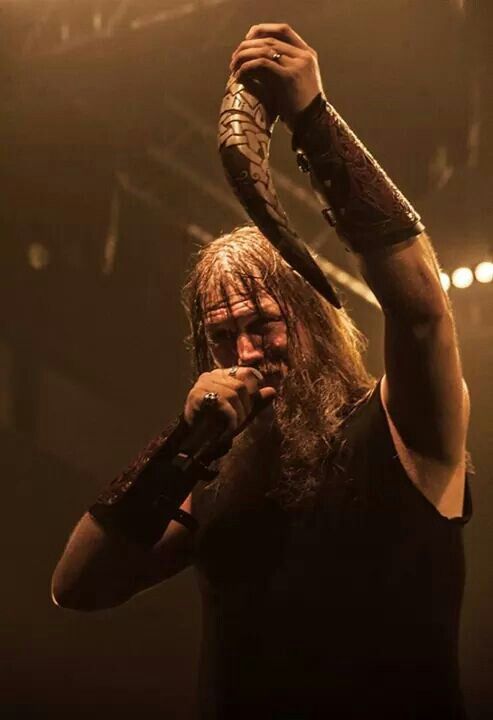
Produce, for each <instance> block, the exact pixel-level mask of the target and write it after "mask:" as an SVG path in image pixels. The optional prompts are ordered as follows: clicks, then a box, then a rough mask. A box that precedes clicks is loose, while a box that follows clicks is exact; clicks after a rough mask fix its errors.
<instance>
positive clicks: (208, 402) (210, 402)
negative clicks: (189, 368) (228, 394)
mask: <svg viewBox="0 0 493 720" xmlns="http://www.w3.org/2000/svg"><path fill="white" fill-rule="evenodd" d="M218 399H219V395H218V394H217V393H216V392H206V393H205V395H204V397H203V398H202V403H201V407H205V408H211V407H215V406H216V405H217V401H218Z"/></svg>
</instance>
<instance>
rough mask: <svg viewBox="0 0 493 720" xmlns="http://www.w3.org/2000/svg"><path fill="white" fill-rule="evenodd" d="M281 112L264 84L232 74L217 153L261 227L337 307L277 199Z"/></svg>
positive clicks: (304, 275)
mask: <svg viewBox="0 0 493 720" xmlns="http://www.w3.org/2000/svg"><path fill="white" fill-rule="evenodd" d="M278 117H279V113H278V110H277V108H276V107H275V103H274V101H273V99H272V97H271V96H269V93H268V90H267V89H266V86H265V85H264V84H263V83H261V82H258V81H254V80H250V81H248V87H246V84H243V83H241V82H238V81H237V80H235V79H234V77H233V76H230V77H229V79H228V83H227V85H226V91H225V93H224V98H223V101H222V104H221V111H220V115H219V128H218V145H219V154H220V156H221V160H222V164H223V167H224V171H225V173H226V177H227V178H228V181H229V183H230V185H231V187H232V189H233V191H234V193H235V195H236V196H237V198H238V200H239V201H240V203H241V204H242V205H243V207H244V208H245V210H246V211H247V213H248V215H249V216H250V218H251V219H252V220H253V222H254V223H255V225H257V227H258V228H259V230H260V231H261V232H262V233H263V234H264V235H265V237H266V238H267V239H268V240H269V241H270V242H271V243H272V244H273V245H274V247H276V248H277V250H278V251H279V253H280V254H281V256H282V257H283V258H284V260H286V262H287V263H288V264H289V265H290V266H291V267H292V268H293V270H296V271H297V272H298V273H299V274H300V275H301V276H302V277H304V278H305V280H307V282H309V283H310V284H311V285H312V286H313V287H314V288H315V289H316V290H317V291H318V292H319V293H320V294H321V295H322V296H323V297H324V298H326V299H327V300H328V301H329V302H331V303H332V305H334V306H335V307H337V308H340V307H341V304H340V302H339V299H338V297H337V295H336V293H335V291H334V289H333V288H332V286H331V285H330V283H329V281H328V280H327V278H326V277H325V275H324V273H323V272H322V270H321V268H320V266H319V265H318V264H317V262H316V261H315V259H314V258H313V256H312V255H311V253H310V251H309V250H308V248H307V246H306V245H305V243H304V242H303V241H302V240H301V239H300V237H299V236H298V235H297V233H296V231H295V230H294V229H293V228H292V227H291V225H290V222H289V219H288V217H287V215H286V212H285V211H284V209H283V208H282V206H281V203H280V202H279V198H278V197H277V193H276V190H275V188H274V184H273V181H272V176H271V172H270V167H269V150H270V142H271V137H272V130H273V128H274V125H275V124H276V122H277V120H278Z"/></svg>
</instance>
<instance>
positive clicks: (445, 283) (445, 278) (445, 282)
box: [440, 272, 450, 292]
mask: <svg viewBox="0 0 493 720" xmlns="http://www.w3.org/2000/svg"><path fill="white" fill-rule="evenodd" d="M440 282H441V284H442V288H443V289H444V290H445V292H447V290H448V289H449V287H450V275H448V274H447V273H446V272H441V273H440Z"/></svg>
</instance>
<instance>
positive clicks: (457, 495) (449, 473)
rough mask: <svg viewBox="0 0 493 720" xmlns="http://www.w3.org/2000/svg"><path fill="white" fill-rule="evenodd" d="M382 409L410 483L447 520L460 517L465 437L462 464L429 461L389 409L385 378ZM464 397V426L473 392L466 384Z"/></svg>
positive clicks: (382, 386) (460, 455) (461, 455)
mask: <svg viewBox="0 0 493 720" xmlns="http://www.w3.org/2000/svg"><path fill="white" fill-rule="evenodd" d="M380 393H381V400H382V405H383V408H384V411H385V415H386V418H387V423H388V426H389V430H390V434H391V436H392V440H393V443H394V446H395V449H396V451H397V454H398V456H399V460H400V461H401V464H402V467H403V468H404V470H405V471H406V473H407V475H408V477H409V478H410V480H411V481H412V482H413V483H414V484H415V485H416V487H417V488H418V489H419V490H420V492H422V493H423V495H424V496H425V497H426V498H427V500H429V501H430V502H431V503H432V504H433V505H434V506H435V508H436V509H437V510H438V512H439V513H440V514H441V515H443V516H444V517H446V518H454V517H460V516H461V515H462V511H463V505H464V491H465V474H466V446H465V437H464V443H463V447H462V451H461V452H460V453H459V457H460V459H459V461H458V462H456V463H454V464H448V463H445V462H441V461H439V460H437V459H436V458H433V457H426V456H424V455H422V454H420V453H419V452H417V451H415V450H413V449H412V448H410V447H408V446H406V443H405V442H404V441H403V439H402V436H401V434H400V432H399V429H398V427H397V425H396V423H395V422H394V420H393V418H392V416H391V414H390V412H389V409H388V385H387V379H386V376H385V375H384V376H383V378H382V382H381V385H380ZM463 393H464V402H463V408H464V415H465V417H464V425H465V427H467V424H468V419H469V392H468V389H467V385H466V383H465V382H463Z"/></svg>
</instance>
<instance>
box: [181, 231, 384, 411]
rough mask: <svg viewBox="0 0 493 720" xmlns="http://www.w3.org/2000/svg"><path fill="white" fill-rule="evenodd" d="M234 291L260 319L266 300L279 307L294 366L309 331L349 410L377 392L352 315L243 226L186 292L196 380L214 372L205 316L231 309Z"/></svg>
mask: <svg viewBox="0 0 493 720" xmlns="http://www.w3.org/2000/svg"><path fill="white" fill-rule="evenodd" d="M232 291H233V292H235V293H237V294H238V295H244V296H245V297H248V298H249V299H250V300H251V301H252V302H253V304H254V305H255V307H256V309H257V312H258V314H259V315H260V316H262V307H261V302H260V296H261V295H262V294H264V293H266V294H268V295H269V296H270V297H272V298H273V300H275V302H277V304H278V305H279V307H280V309H281V313H282V316H283V319H284V321H285V322H286V326H287V333H288V353H289V356H290V361H291V362H290V363H289V364H290V365H295V364H296V365H298V364H299V363H302V364H306V357H305V355H304V352H303V347H302V345H301V343H300V341H299V336H298V332H297V326H300V325H301V326H302V327H304V328H305V329H306V330H307V331H308V335H309V337H310V341H311V345H312V352H313V353H314V355H315V356H316V357H317V358H318V359H319V360H320V361H321V362H322V363H323V364H326V365H327V366H330V369H331V371H332V373H334V375H335V376H337V378H338V381H339V383H340V387H341V391H343V392H342V395H341V399H342V397H343V396H344V399H345V404H346V403H348V402H349V403H351V402H354V401H356V400H358V399H359V398H360V397H361V395H362V394H364V393H365V392H366V391H367V390H368V389H369V387H371V386H372V384H373V381H372V378H371V377H370V375H369V374H368V372H367V370H366V368H365V366H364V364H363V360H362V351H363V350H364V346H365V342H364V339H363V337H362V335H361V333H360V332H359V331H358V330H357V328H356V327H355V325H354V323H353V322H352V320H351V318H350V317H349V315H348V314H347V312H346V311H345V310H344V309H341V310H337V309H336V308H334V307H333V306H332V305H331V304H330V303H329V302H328V301H326V300H325V299H324V298H322V297H321V296H320V295H319V293H318V292H317V291H316V290H315V289H314V288H313V287H312V286H311V285H310V284H309V283H307V282H306V281H305V280H304V279H303V278H302V277H301V276H300V275H299V274H298V273H297V272H295V271H293V269H292V268H291V267H290V266H289V265H288V264H287V263H286V262H285V261H284V260H283V259H282V258H281V256H280V254H279V253H278V252H277V250H276V249H275V248H274V247H273V246H272V244H271V243H270V242H269V241H268V240H266V238H265V237H264V236H263V235H262V233H261V232H260V231H259V230H258V229H257V228H256V227H255V226H251V225H243V226H240V227H238V228H236V229H235V230H233V231H232V232H231V233H227V234H224V235H221V236H220V237H218V238H217V239H216V240H214V241H212V242H211V243H209V244H208V245H207V246H206V247H204V248H202V249H201V250H200V251H199V252H198V254H197V256H196V259H195V262H194V265H193V267H192V270H191V272H190V273H189V276H188V280H187V282H186V284H185V287H184V289H183V304H184V307H185V310H186V312H187V315H188V318H189V322H190V335H189V337H188V347H189V349H190V350H191V351H192V353H193V365H194V371H195V373H196V374H197V375H198V374H200V373H203V372H206V371H208V370H211V369H213V368H214V366H215V364H214V360H213V357H212V354H211V350H210V347H209V343H208V341H207V336H206V328H205V314H206V310H207V309H210V308H211V306H214V305H216V304H223V305H225V306H226V307H227V308H229V298H230V294H231V292H232ZM305 349H306V348H305ZM310 364H311V363H308V365H310ZM317 365H318V363H317ZM311 380H312V381H316V378H311Z"/></svg>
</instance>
